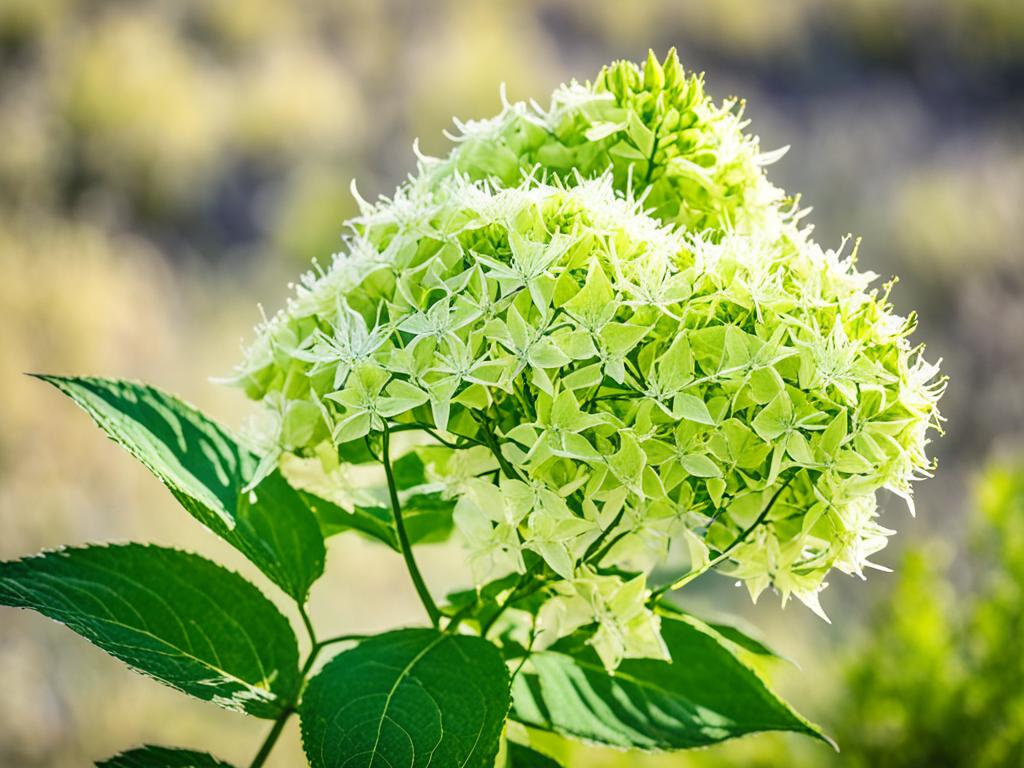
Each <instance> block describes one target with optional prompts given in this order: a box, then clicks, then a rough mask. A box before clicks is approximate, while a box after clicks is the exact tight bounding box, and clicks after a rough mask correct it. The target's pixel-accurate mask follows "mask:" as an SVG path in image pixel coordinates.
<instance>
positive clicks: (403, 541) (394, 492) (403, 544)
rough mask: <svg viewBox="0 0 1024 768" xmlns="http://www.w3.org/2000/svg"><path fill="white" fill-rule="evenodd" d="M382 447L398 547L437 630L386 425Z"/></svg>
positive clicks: (438, 614) (437, 615)
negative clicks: (400, 497)
mask: <svg viewBox="0 0 1024 768" xmlns="http://www.w3.org/2000/svg"><path fill="white" fill-rule="evenodd" d="M382 440H383V444H382V446H381V462H382V463H383V464H384V474H385V475H386V476H387V480H388V495H389V496H390V497H391V511H392V513H393V514H394V518H395V532H396V533H397V534H398V546H399V547H400V548H401V550H402V557H403V558H404V559H405V567H406V569H407V570H408V571H409V576H410V577H411V578H412V583H413V586H414V587H416V593H417V594H418V595H419V596H420V602H422V603H423V607H424V608H426V609H427V615H428V616H429V617H430V622H431V624H433V625H434V627H435V628H437V627H439V626H440V624H441V611H439V610H438V608H437V604H436V603H435V602H434V598H432V597H431V596H430V590H429V589H427V584H426V582H425V581H423V576H422V574H421V573H420V569H419V567H418V566H417V565H416V558H415V557H414V556H413V553H412V544H411V543H410V542H409V534H408V533H407V532H406V530H405V522H404V521H403V520H402V505H401V503H400V502H399V501H398V488H397V486H396V485H395V475H394V472H393V471H392V469H391V430H390V428H389V427H388V425H387V424H385V425H384V432H383V436H382Z"/></svg>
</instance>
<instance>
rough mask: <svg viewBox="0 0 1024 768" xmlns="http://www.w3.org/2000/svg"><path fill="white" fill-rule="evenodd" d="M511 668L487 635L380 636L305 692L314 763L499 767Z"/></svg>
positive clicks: (307, 742)
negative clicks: (497, 757)
mask: <svg viewBox="0 0 1024 768" xmlns="http://www.w3.org/2000/svg"><path fill="white" fill-rule="evenodd" d="M508 685H509V683H508V671H507V670H506V668H505V664H504V662H503V661H502V657H501V653H500V652H499V651H498V649H497V648H496V647H494V646H493V645H491V644H490V643H489V642H487V641H486V640H482V639H480V638H478V637H468V636H466V635H448V634H442V633H440V632H437V631H436V630H433V629H403V630H398V631H396V632H388V633H387V634H383V635H378V636H377V637H374V638H371V639H369V640H366V641H364V642H363V643H361V644H360V645H359V646H357V647H356V648H353V649H352V650H350V651H346V652H344V653H342V654H339V655H338V656H336V657H335V658H334V659H333V660H332V661H331V662H330V663H329V664H328V665H327V666H326V667H324V669H323V670H322V671H321V672H320V674H318V675H317V676H316V677H315V678H313V680H312V681H310V683H309V687H308V688H307V689H306V693H305V695H304V696H303V698H302V705H301V706H300V708H299V716H300V717H301V719H302V741H303V745H304V746H305V749H306V755H307V756H308V758H309V761H310V764H311V765H312V766H313V768H327V767H328V766H329V767H330V768H334V767H335V766H341V765H345V766H347V768H359V767H360V766H367V767H368V766H388V765H390V766H396V768H397V766H402V768H424V766H427V765H437V766H441V765H459V766H465V768H491V766H493V764H494V759H495V756H496V755H497V752H498V740H499V738H500V737H501V731H502V726H503V724H504V721H505V715H506V712H507V711H508V706H509V691H508Z"/></svg>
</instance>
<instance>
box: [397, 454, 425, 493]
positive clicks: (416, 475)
mask: <svg viewBox="0 0 1024 768" xmlns="http://www.w3.org/2000/svg"><path fill="white" fill-rule="evenodd" d="M391 470H392V472H394V475H395V485H396V486H397V487H398V490H400V491H404V490H406V489H408V488H412V487H413V486H416V485H422V484H423V483H425V482H426V481H427V480H426V474H425V472H424V467H423V459H421V458H420V457H419V454H417V453H416V451H410V452H409V453H407V454H405V455H404V456H402V457H400V458H399V459H398V460H397V461H395V462H394V463H393V464H392V466H391Z"/></svg>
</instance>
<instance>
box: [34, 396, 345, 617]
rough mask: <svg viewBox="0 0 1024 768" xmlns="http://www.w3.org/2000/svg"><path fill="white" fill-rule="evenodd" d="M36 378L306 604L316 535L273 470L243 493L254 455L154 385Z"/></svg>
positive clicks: (319, 555)
mask: <svg viewBox="0 0 1024 768" xmlns="http://www.w3.org/2000/svg"><path fill="white" fill-rule="evenodd" d="M39 378H41V379H42V380H43V381H47V382H49V383H50V384H52V385H53V386H55V387H56V388H57V389H59V390H60V391H61V392H63V393H64V394H66V395H68V397H70V398H71V399H72V400H74V401H75V403H76V404H78V405H79V406H80V407H81V408H82V409H83V410H84V411H85V412H86V413H88V414H89V415H90V416H91V417H92V418H93V420H94V421H95V422H96V423H97V424H98V425H99V427H100V428H101V429H102V430H103V431H104V432H106V433H107V435H108V436H109V437H110V438H111V439H112V440H114V442H116V443H118V444H119V445H121V446H122V447H123V448H124V449H125V450H127V451H128V452H129V453H130V454H132V455H133V456H134V457H135V458H136V459H138V460H139V461H140V462H142V464H144V465H145V466H146V467H147V468H148V469H149V470H150V471H151V472H152V473H153V474H154V475H156V477H157V478H158V479H159V480H160V481H161V482H162V483H163V484H164V485H166V486H167V488H168V489H170V491H171V493H173V494H174V496H175V497H176V498H177V499H178V501H179V502H181V504H182V506H183V507H185V509H187V510H188V511H189V512H190V513H191V514H192V515H193V516H194V517H195V518H196V519H197V520H199V521H200V522H201V523H203V524H204V525H206V526H207V527H208V528H210V529H211V530H212V531H213V532H214V533H216V534H217V535H218V536H220V537H221V538H223V539H225V540H226V541H227V542H228V543H230V544H231V545H232V546H234V547H235V548H236V549H238V550H239V551H240V552H241V553H242V554H243V555H245V556H246V557H247V558H249V559H250V560H251V561H252V562H253V563H254V564H255V565H256V566H257V567H258V568H259V569H260V570H261V571H263V573H265V574H266V575H267V577H268V578H270V580H271V581H273V582H274V583H275V584H277V585H278V586H279V587H281V589H283V590H284V591H285V592H286V593H288V594H289V595H291V596H292V597H293V598H295V599H296V600H298V601H299V602H300V603H301V602H305V599H306V596H307V595H308V594H309V587H310V585H311V584H312V583H313V582H314V581H316V580H317V579H318V578H319V577H320V576H321V575H322V574H323V570H324V557H325V551H324V542H323V536H322V535H321V533H320V528H319V526H318V525H317V521H316V518H315V517H314V516H313V514H312V513H311V512H310V510H309V509H307V508H306V506H305V505H304V504H303V503H302V499H301V497H300V496H299V495H298V494H297V492H296V491H295V490H294V489H293V488H292V487H291V486H290V485H288V482H287V481H286V480H285V479H284V478H283V477H281V475H280V474H279V473H278V472H276V471H275V472H274V473H272V474H271V475H270V476H269V477H267V478H266V479H264V480H263V482H261V483H260V484H259V486H257V488H256V489H255V490H254V491H252V492H243V489H244V488H245V487H246V486H247V485H248V483H249V481H250V479H251V478H252V477H253V475H254V473H255V471H256V467H257V465H258V463H259V462H258V460H257V457H256V456H255V455H254V454H253V453H252V452H251V451H249V450H248V449H247V448H244V447H242V446H240V445H239V444H238V443H237V442H236V441H235V439H234V438H233V437H232V436H231V435H230V434H229V433H228V432H227V431H226V430H225V429H223V428H222V427H220V426H219V425H218V424H216V423H215V422H213V421H211V420H210V419H208V418H206V417H205V416H203V414H201V413H200V412H199V411H197V410H196V409H195V408H193V407H192V406H190V405H187V404H186V403H183V402H182V401H181V400H178V399H177V398H175V397H173V396H171V395H168V394H166V393H164V392H161V391H160V390H158V389H155V388H153V387H149V386H146V385H143V384H136V383H133V382H127V381H114V380H110V379H99V378H90V377H61V376H40V377H39Z"/></svg>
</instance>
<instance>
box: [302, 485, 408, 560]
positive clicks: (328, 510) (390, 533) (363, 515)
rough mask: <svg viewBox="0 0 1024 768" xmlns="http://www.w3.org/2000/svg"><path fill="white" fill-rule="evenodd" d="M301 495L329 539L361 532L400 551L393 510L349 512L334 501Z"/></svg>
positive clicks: (363, 508)
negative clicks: (347, 532) (348, 532)
mask: <svg viewBox="0 0 1024 768" xmlns="http://www.w3.org/2000/svg"><path fill="white" fill-rule="evenodd" d="M299 495H300V496H301V497H302V500H303V502H304V503H305V504H306V506H307V507H308V508H309V509H310V510H311V511H312V512H313V514H314V515H315V516H316V519H317V522H318V523H319V524H320V531H321V533H322V534H323V535H324V537H325V538H327V537H330V536H334V535H335V534H338V533H344V532H345V531H359V532H360V533H364V534H366V535H367V536H369V537H371V538H373V539H376V540H377V541H380V542H383V543H384V544H387V545H388V546H389V547H391V549H393V550H395V551H396V552H398V551H399V549H398V536H397V535H396V534H395V529H394V527H393V526H392V517H391V510H390V509H387V508H386V507H362V506H358V505H357V506H355V507H353V509H352V511H351V512H349V511H348V510H346V509H342V508H341V507H339V506H338V505H337V504H334V503H333V502H330V501H327V500H326V499H321V498H320V497H319V496H315V495H313V494H311V493H308V492H306V491H299Z"/></svg>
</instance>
